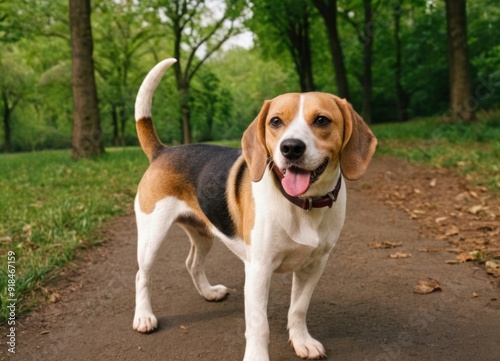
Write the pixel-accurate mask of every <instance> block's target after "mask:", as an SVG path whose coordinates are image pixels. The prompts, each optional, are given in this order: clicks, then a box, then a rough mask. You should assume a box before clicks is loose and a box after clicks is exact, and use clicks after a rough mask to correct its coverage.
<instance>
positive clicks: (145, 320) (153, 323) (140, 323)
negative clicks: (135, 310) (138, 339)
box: [133, 313, 158, 333]
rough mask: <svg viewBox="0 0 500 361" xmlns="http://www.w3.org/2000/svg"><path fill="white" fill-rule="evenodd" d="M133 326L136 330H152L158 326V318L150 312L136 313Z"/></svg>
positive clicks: (147, 331)
mask: <svg viewBox="0 0 500 361" xmlns="http://www.w3.org/2000/svg"><path fill="white" fill-rule="evenodd" d="M133 327H134V330H136V331H138V332H142V333H149V332H153V331H154V330H155V329H156V328H157V327H158V320H157V319H156V317H155V315H153V314H152V313H143V314H136V315H135V316H134V324H133Z"/></svg>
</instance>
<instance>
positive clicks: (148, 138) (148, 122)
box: [135, 117, 164, 162]
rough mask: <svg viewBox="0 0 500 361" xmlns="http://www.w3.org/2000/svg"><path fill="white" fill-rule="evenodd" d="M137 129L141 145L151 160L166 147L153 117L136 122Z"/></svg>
mask: <svg viewBox="0 0 500 361" xmlns="http://www.w3.org/2000/svg"><path fill="white" fill-rule="evenodd" d="M135 127H136V129H137V137H138V138H139V142H140V143H141V147H142V149H143V150H144V153H146V156H147V157H148V159H149V161H150V162H151V161H152V160H153V159H154V157H155V156H156V155H157V154H158V152H159V151H160V150H161V149H162V148H163V147H164V145H163V144H162V142H161V141H160V138H158V134H157V133H156V129H155V126H154V124H153V121H152V119H151V118H149V117H148V118H141V119H139V120H138V121H137V122H136V123H135Z"/></svg>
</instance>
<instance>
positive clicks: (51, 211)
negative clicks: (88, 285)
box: [0, 148, 148, 322]
mask: <svg viewBox="0 0 500 361" xmlns="http://www.w3.org/2000/svg"><path fill="white" fill-rule="evenodd" d="M147 166H148V162H147V159H146V157H145V156H144V154H143V153H142V150H141V149H139V148H127V149H119V150H110V151H108V152H107V154H105V155H104V156H103V157H101V158H98V159H94V160H84V161H78V162H75V161H72V160H71V159H70V153H69V151H44V152H36V153H22V154H10V155H0V169H1V170H2V171H1V173H0V188H1V189H2V192H1V194H0V255H2V261H1V263H0V264H1V266H0V304H1V305H5V304H6V300H7V299H8V298H12V297H8V294H7V279H8V277H7V257H6V255H7V253H8V252H10V251H14V252H15V255H16V256H15V257H16V297H17V298H18V303H17V307H18V309H17V314H20V312H23V311H25V310H27V309H29V308H30V307H32V306H33V303H35V302H37V300H40V297H37V294H38V293H41V292H40V291H41V289H42V288H41V287H42V286H43V284H44V283H45V282H46V281H47V279H49V278H50V277H51V276H53V275H55V274H56V272H57V269H58V267H60V266H62V265H64V264H65V263H66V262H68V261H69V260H71V259H72V258H73V257H74V255H75V252H76V251H77V250H78V249H81V248H87V247H91V246H93V245H96V244H98V243H99V242H100V241H101V240H100V239H99V238H97V235H96V229H97V227H98V226H99V224H101V222H102V221H104V220H106V219H108V218H110V217H113V216H117V215H121V214H124V213H125V212H126V211H131V205H132V203H133V198H134V195H135V190H136V187H137V183H138V182H139V180H140V178H141V176H142V174H143V172H144V171H145V169H146V168H147ZM6 315H7V309H6V307H1V309H0V322H1V321H3V320H5V316H6Z"/></svg>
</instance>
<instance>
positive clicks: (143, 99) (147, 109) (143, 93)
mask: <svg viewBox="0 0 500 361" xmlns="http://www.w3.org/2000/svg"><path fill="white" fill-rule="evenodd" d="M176 62H177V60H176V59H174V58H170V59H165V60H163V61H161V62H159V63H158V64H156V65H155V66H154V67H153V69H151V70H150V72H149V73H148V75H146V78H145V79H144V81H143V82H142V84H141V87H140V88H139V91H138V92H137V97H136V99H135V121H136V122H138V121H139V120H141V119H143V118H149V117H151V104H152V100H153V94H154V92H155V90H156V88H157V87H158V84H160V80H161V78H162V76H163V74H164V73H165V72H166V71H167V70H168V68H170V67H171V66H172V65H173V64H174V63H176Z"/></svg>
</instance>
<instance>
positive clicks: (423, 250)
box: [418, 247, 444, 253]
mask: <svg viewBox="0 0 500 361" xmlns="http://www.w3.org/2000/svg"><path fill="white" fill-rule="evenodd" d="M418 251H419V252H429V253H430V252H442V251H444V249H442V248H432V247H429V248H419V250H418Z"/></svg>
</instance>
